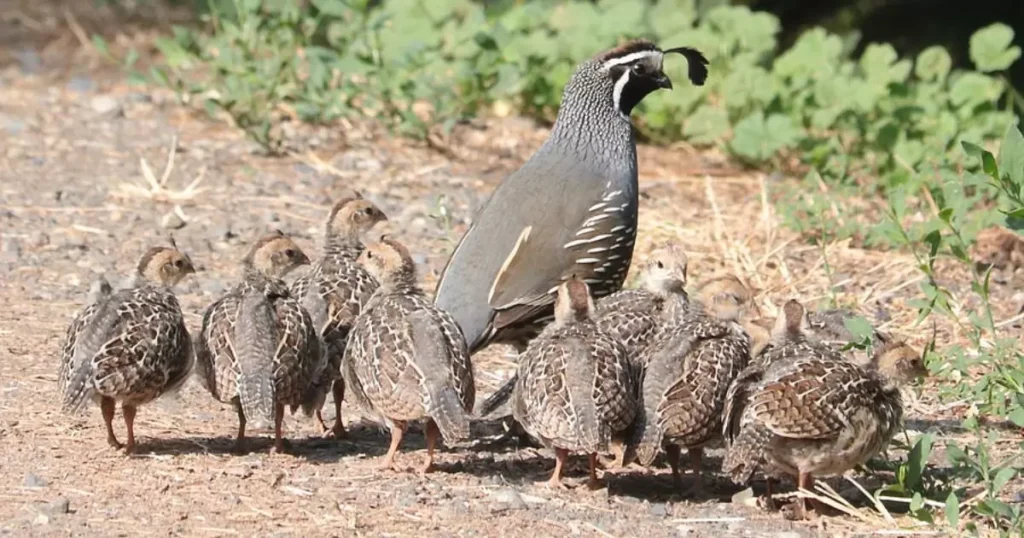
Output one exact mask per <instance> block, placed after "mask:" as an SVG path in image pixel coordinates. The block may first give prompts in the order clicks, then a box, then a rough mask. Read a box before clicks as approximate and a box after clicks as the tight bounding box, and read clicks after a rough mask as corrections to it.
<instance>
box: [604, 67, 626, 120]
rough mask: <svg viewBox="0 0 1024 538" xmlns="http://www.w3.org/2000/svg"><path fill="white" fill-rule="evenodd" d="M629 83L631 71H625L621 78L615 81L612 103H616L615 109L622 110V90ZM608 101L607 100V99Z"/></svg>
mask: <svg viewBox="0 0 1024 538" xmlns="http://www.w3.org/2000/svg"><path fill="white" fill-rule="evenodd" d="M627 83H629V71H628V70H627V71H623V73H622V76H621V77H619V80H616V81H615V90H614V91H613V92H612V104H614V105H615V110H618V111H620V112H621V111H622V107H620V106H619V101H620V100H621V99H622V90H623V89H624V88H625V87H626V84H627ZM606 102H607V101H606Z"/></svg>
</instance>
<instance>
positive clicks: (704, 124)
mask: <svg viewBox="0 0 1024 538" xmlns="http://www.w3.org/2000/svg"><path fill="white" fill-rule="evenodd" d="M728 130H729V116H728V115H727V114H726V112H725V110H723V109H721V108H718V107H716V106H711V105H702V106H701V107H700V108H698V109H697V110H696V111H694V113H693V114H690V116H689V117H687V118H686V125H684V126H683V136H685V137H686V139H687V140H690V141H692V142H694V143H696V144H711V143H712V142H715V141H716V140H719V139H720V138H721V137H722V136H723V135H724V134H725V133H726V131H728Z"/></svg>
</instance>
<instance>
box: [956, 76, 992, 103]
mask: <svg viewBox="0 0 1024 538" xmlns="http://www.w3.org/2000/svg"><path fill="white" fill-rule="evenodd" d="M1000 94H1002V89H1001V88H1000V83H999V81H998V80H995V79H993V78H992V77H989V76H986V75H983V74H981V73H975V72H973V71H971V72H968V73H964V74H962V75H960V76H958V77H956V80H954V81H953V86H952V87H951V88H950V90H949V98H950V101H952V103H953V104H954V105H955V106H957V107H964V106H972V107H973V106H976V105H978V104H981V103H991V102H993V101H995V100H996V99H998V98H999V96H1000Z"/></svg>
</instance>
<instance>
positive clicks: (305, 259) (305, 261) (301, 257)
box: [295, 252, 310, 265]
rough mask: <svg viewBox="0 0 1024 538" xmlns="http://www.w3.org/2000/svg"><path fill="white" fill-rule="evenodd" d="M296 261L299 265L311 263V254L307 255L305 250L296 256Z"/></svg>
mask: <svg viewBox="0 0 1024 538" xmlns="http://www.w3.org/2000/svg"><path fill="white" fill-rule="evenodd" d="M295 263H297V264H298V265H309V263H310V261H309V256H306V253H305V252H300V253H299V255H298V256H296V257H295Z"/></svg>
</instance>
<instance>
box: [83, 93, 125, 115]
mask: <svg viewBox="0 0 1024 538" xmlns="http://www.w3.org/2000/svg"><path fill="white" fill-rule="evenodd" d="M89 106H91V107H92V110H93V112H95V113H97V114H99V115H100V116H104V117H108V118H116V117H119V116H122V115H124V108H122V107H121V103H120V102H119V101H118V100H117V99H115V98H113V97H111V96H109V95H97V96H96V97H93V98H92V100H90V101H89Z"/></svg>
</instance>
